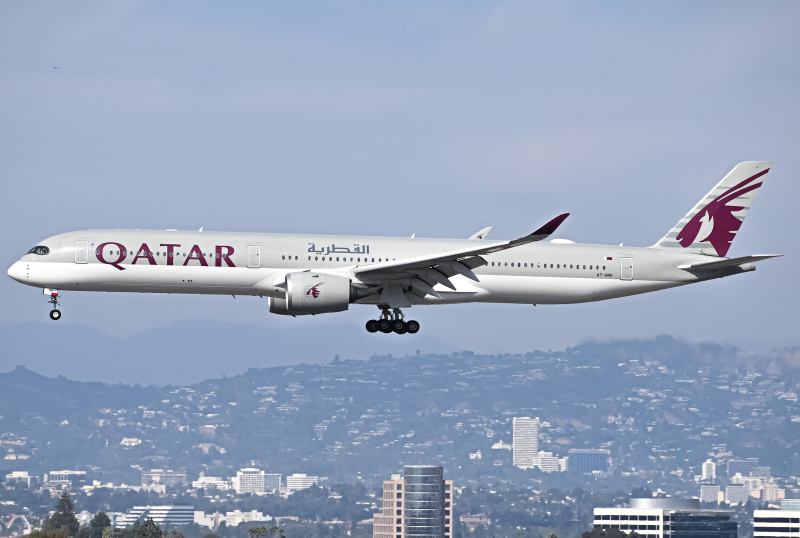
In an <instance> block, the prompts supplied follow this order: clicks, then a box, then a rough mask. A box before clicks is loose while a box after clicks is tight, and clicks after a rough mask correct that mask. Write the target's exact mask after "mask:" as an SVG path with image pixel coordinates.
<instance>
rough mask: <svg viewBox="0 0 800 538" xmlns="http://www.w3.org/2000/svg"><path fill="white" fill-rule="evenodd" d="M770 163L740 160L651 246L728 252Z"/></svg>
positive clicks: (712, 253)
mask: <svg viewBox="0 0 800 538" xmlns="http://www.w3.org/2000/svg"><path fill="white" fill-rule="evenodd" d="M770 166H772V163H771V162H761V161H748V162H744V163H739V164H737V165H736V167H735V168H734V169H733V170H731V171H730V172H729V173H728V175H727V176H725V177H724V178H723V179H722V181H720V182H719V183H717V186H716V187H714V188H713V189H711V192H709V193H708V194H707V195H706V196H705V198H703V199H702V200H700V202H698V204H697V205H696V206H694V207H693V208H692V210H691V211H689V213H687V214H686V216H685V217H683V218H682V219H681V220H680V221H679V222H678V224H676V225H675V227H674V228H672V229H671V230H670V231H669V233H668V234H667V235H665V236H664V237H663V238H661V240H660V241H659V242H658V243H656V244H655V245H653V248H681V247H682V248H684V249H686V250H687V251H689V252H693V253H696V254H707V255H709V256H722V257H724V256H725V255H726V254H727V253H728V249H730V248H731V243H732V242H733V239H734V237H736V232H738V231H739V228H740V227H741V226H742V222H744V218H745V217H746V216H747V212H748V211H749V210H750V206H751V205H753V200H755V199H756V194H757V193H758V189H759V188H761V185H762V184H763V182H764V175H765V174H766V173H767V172H769V169H770Z"/></svg>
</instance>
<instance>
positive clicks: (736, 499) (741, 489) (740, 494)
mask: <svg viewBox="0 0 800 538" xmlns="http://www.w3.org/2000/svg"><path fill="white" fill-rule="evenodd" d="M749 498H750V488H749V487H747V486H727V487H726V488H725V502H726V503H728V504H744V503H746V502H747V499H749Z"/></svg>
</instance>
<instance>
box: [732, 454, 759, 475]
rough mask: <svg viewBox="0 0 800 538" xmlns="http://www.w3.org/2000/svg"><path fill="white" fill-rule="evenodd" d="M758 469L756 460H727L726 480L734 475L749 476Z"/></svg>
mask: <svg viewBox="0 0 800 538" xmlns="http://www.w3.org/2000/svg"><path fill="white" fill-rule="evenodd" d="M756 467H758V458H747V459H746V460H729V461H728V478H732V477H733V476H734V475H735V474H736V473H739V474H740V475H742V476H750V474H751V473H752V472H753V471H755V470H756Z"/></svg>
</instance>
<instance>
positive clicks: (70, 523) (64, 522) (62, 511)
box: [42, 491, 81, 536]
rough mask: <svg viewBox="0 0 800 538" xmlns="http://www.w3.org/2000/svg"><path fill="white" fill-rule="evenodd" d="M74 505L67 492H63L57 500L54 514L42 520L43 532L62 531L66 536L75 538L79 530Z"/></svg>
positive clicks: (79, 526)
mask: <svg viewBox="0 0 800 538" xmlns="http://www.w3.org/2000/svg"><path fill="white" fill-rule="evenodd" d="M74 510H75V505H74V504H73V503H72V498H71V497H70V496H69V492H68V491H65V492H64V493H62V494H61V497H59V498H58V503H56V513H55V514H53V515H52V516H50V517H48V518H47V519H45V520H44V525H43V526H42V530H43V531H47V530H59V529H62V530H64V532H65V533H66V534H67V536H75V535H76V534H77V533H78V530H79V529H80V528H81V525H80V523H78V518H76V517H75V511H74Z"/></svg>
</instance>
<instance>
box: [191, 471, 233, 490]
mask: <svg viewBox="0 0 800 538" xmlns="http://www.w3.org/2000/svg"><path fill="white" fill-rule="evenodd" d="M192 487H193V488H194V489H201V488H202V489H218V490H220V491H228V490H229V489H231V483H230V481H228V480H223V479H222V478H220V477H219V476H202V475H201V476H200V478H198V479H197V480H195V481H193V482H192Z"/></svg>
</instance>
